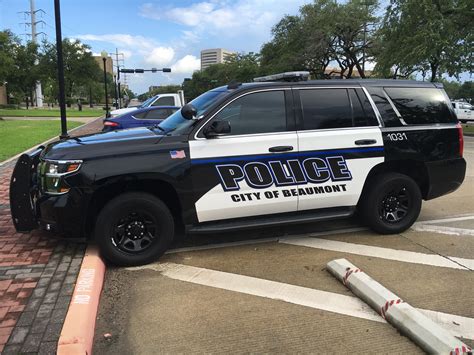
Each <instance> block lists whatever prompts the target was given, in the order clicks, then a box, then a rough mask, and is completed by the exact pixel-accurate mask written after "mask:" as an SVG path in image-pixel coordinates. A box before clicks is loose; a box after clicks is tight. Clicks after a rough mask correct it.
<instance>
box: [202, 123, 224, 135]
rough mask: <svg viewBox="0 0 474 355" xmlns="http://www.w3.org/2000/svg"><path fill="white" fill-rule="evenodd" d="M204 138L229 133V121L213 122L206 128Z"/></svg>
mask: <svg viewBox="0 0 474 355" xmlns="http://www.w3.org/2000/svg"><path fill="white" fill-rule="evenodd" d="M203 133H204V136H206V138H214V137H218V136H223V135H225V134H228V133H230V123H229V121H214V122H212V123H211V124H210V125H209V126H207V127H206V128H205V129H204V131H203Z"/></svg>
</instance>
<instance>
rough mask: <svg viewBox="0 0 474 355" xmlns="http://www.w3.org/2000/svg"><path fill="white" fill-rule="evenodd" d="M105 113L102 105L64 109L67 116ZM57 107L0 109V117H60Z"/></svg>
mask: <svg viewBox="0 0 474 355" xmlns="http://www.w3.org/2000/svg"><path fill="white" fill-rule="evenodd" d="M103 114H105V111H104V110H103V109H102V107H97V108H89V107H87V108H85V107H84V108H83V110H82V111H78V110H77V108H69V109H66V115H67V117H99V116H101V115H103ZM60 116H61V113H60V111H59V108H52V109H47V108H42V109H39V108H33V109H29V110H26V109H0V117H60Z"/></svg>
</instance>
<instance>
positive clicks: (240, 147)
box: [189, 132, 298, 222]
mask: <svg viewBox="0 0 474 355" xmlns="http://www.w3.org/2000/svg"><path fill="white" fill-rule="evenodd" d="M297 144H298V142H297V136H296V132H286V133H276V134H261V135H251V136H241V137H239V136H234V137H223V138H215V139H201V140H196V141H190V142H189V148H190V154H191V159H200V158H219V157H224V158H226V157H233V156H234V157H235V156H245V155H258V154H269V151H268V149H269V148H270V147H273V146H292V147H294V150H293V152H297ZM255 160H258V159H255ZM214 173H215V174H217V171H215V172H214ZM195 183H196V184H199V181H196V182H195ZM238 184H239V187H240V189H239V190H238V191H224V189H223V187H222V186H221V184H218V185H216V186H215V187H214V188H212V189H211V190H210V191H209V192H208V193H206V194H205V195H204V196H202V197H201V198H200V199H199V200H198V201H197V202H196V213H197V216H198V220H199V222H206V221H213V220H220V219H228V218H238V217H248V216H256V215H262V214H272V213H283V212H293V211H296V209H297V203H298V198H297V197H296V196H291V197H285V198H284V199H282V198H277V199H268V198H264V197H263V196H264V194H265V192H268V191H275V190H278V191H280V192H281V190H283V189H284V187H276V186H274V185H272V186H270V187H269V188H266V189H255V188H252V187H250V186H248V185H247V183H246V181H245V180H242V181H239V182H238ZM246 193H252V194H253V193H260V195H259V197H260V199H258V200H257V199H256V197H255V195H253V199H252V200H251V201H249V200H246V201H239V202H235V201H233V200H232V198H231V195H233V194H237V195H240V194H246Z"/></svg>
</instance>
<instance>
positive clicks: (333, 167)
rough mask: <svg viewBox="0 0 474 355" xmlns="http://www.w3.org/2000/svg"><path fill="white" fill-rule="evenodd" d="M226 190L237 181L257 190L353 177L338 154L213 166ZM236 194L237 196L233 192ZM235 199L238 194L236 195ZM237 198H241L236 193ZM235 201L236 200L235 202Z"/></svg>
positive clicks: (350, 178) (232, 188)
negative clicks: (323, 156) (272, 186)
mask: <svg viewBox="0 0 474 355" xmlns="http://www.w3.org/2000/svg"><path fill="white" fill-rule="evenodd" d="M216 169H217V171H218V173H219V176H220V178H221V184H222V187H223V188H224V190H225V191H235V190H240V186H239V182H240V181H243V180H245V181H246V182H247V185H248V186H250V187H253V188H256V189H264V188H267V187H270V186H271V185H273V184H275V185H276V186H287V185H297V184H306V183H316V184H321V183H323V182H326V181H328V180H332V181H342V180H352V175H351V173H350V171H349V169H348V167H347V163H346V161H345V160H344V158H343V157H341V156H335V157H326V158H307V159H305V160H303V161H301V162H300V161H299V160H297V159H292V160H288V161H286V162H285V164H283V163H282V162H281V161H270V162H268V163H263V162H250V163H247V164H245V165H244V166H243V167H241V166H240V165H237V164H224V165H216ZM235 196H237V195H235ZM236 199H237V197H236ZM239 200H244V199H243V198H241V197H240V196H239ZM235 202H237V201H235Z"/></svg>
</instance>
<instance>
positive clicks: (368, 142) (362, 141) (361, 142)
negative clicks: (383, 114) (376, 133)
mask: <svg viewBox="0 0 474 355" xmlns="http://www.w3.org/2000/svg"><path fill="white" fill-rule="evenodd" d="M354 143H355V144H356V145H371V144H375V143H377V141H376V140H375V139H359V140H357V141H355V142H354Z"/></svg>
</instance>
